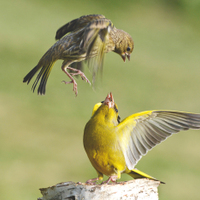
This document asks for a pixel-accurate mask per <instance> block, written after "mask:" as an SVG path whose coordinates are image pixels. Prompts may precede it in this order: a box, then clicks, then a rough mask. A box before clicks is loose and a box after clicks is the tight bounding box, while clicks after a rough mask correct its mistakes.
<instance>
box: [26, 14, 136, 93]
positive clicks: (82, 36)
mask: <svg viewBox="0 0 200 200" xmlns="http://www.w3.org/2000/svg"><path fill="white" fill-rule="evenodd" d="M56 39H59V40H58V41H57V42H56V43H55V44H54V45H53V46H52V47H51V48H50V49H49V50H48V51H47V52H46V53H45V54H44V55H43V56H42V58H41V59H40V60H39V62H38V64H37V65H36V66H35V67H34V68H33V69H32V70H31V71H30V72H29V73H28V74H27V75H26V76H25V77H24V79H23V82H26V83H27V84H28V83H29V82H30V81H31V79H32V78H33V76H34V75H35V74H36V73H37V72H38V71H39V70H40V71H39V73H38V75H37V77H36V79H35V81H34V83H33V86H32V90H33V92H34V90H35V88H36V86H37V84H38V82H39V81H40V84H39V87H38V90H37V92H38V94H40V95H43V94H45V92H46V83H47V80H48V77H49V74H50V72H51V70H52V67H53V65H54V63H55V62H56V61H57V60H59V59H60V60H63V63H62V66H61V68H62V70H63V72H64V73H65V74H66V75H67V76H68V77H69V78H70V81H63V82H64V83H66V84H68V83H73V91H74V92H75V95H77V93H78V90H77V83H76V81H75V80H74V78H73V76H76V75H80V76H81V78H82V79H83V80H85V81H86V82H88V83H90V81H89V80H88V79H87V77H86V76H85V74H84V73H83V72H82V71H81V70H80V69H81V66H82V65H81V62H82V61H84V60H86V61H88V63H89V64H90V65H91V68H92V70H93V82H94V80H95V76H96V74H97V72H98V71H99V69H101V71H102V66H103V58H104V54H105V53H108V52H110V51H113V52H115V53H117V54H119V55H120V56H121V57H122V59H123V60H124V61H125V60H126V57H127V58H128V60H130V55H131V53H132V51H133V48H134V42H133V39H132V38H131V36H130V35H129V34H128V33H126V32H124V31H123V30H120V29H117V28H116V27H115V26H114V25H113V23H112V22H111V21H110V20H109V19H107V18H105V16H103V15H85V16H82V17H80V18H77V19H74V20H72V21H71V22H69V23H67V24H65V25H64V26H62V27H61V28H60V29H59V30H58V31H57V33H56ZM92 58H95V59H92ZM91 59H92V60H93V61H91ZM68 70H69V71H68Z"/></svg>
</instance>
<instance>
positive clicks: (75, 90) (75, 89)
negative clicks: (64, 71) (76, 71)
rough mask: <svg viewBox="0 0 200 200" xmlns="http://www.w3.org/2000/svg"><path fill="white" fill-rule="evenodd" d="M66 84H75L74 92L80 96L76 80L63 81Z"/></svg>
mask: <svg viewBox="0 0 200 200" xmlns="http://www.w3.org/2000/svg"><path fill="white" fill-rule="evenodd" d="M62 82H63V83H65V84H70V83H73V91H74V92H75V95H76V96H77V94H78V87H77V83H76V81H75V80H74V79H72V80H71V81H62Z"/></svg>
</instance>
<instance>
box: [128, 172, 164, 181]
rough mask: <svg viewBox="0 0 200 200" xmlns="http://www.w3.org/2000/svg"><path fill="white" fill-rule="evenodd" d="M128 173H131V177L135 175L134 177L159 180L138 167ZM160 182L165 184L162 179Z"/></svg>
mask: <svg viewBox="0 0 200 200" xmlns="http://www.w3.org/2000/svg"><path fill="white" fill-rule="evenodd" d="M128 175H130V176H131V177H133V178H134V179H137V178H148V179H151V180H154V181H159V180H157V179H155V178H154V177H152V176H149V175H148V174H145V173H144V172H141V171H140V170H138V169H133V170H131V171H130V172H129V173H128ZM160 183H162V184H165V183H164V182H162V181H160Z"/></svg>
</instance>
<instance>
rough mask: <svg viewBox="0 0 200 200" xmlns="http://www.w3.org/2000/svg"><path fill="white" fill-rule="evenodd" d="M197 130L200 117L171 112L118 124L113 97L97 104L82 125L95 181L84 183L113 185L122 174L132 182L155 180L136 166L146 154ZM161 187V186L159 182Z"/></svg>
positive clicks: (146, 114)
mask: <svg viewBox="0 0 200 200" xmlns="http://www.w3.org/2000/svg"><path fill="white" fill-rule="evenodd" d="M188 129H200V114H194V113H189V112H182V111H170V110H150V111H143V112H139V113H136V114H132V115H130V116H128V117H126V118H125V119H124V120H122V121H121V120H119V112H118V106H117V104H116V103H115V102H114V97H113V95H112V93H109V94H108V95H107V96H106V98H105V100H104V101H102V102H100V103H97V104H96V105H95V106H94V108H93V111H92V116H91V118H90V120H89V121H88V122H87V124H86V125H85V129H84V136H83V144H84V149H85V151H86V154H87V156H88V158H89V160H90V162H91V164H92V166H93V167H94V168H95V170H96V172H97V174H98V177H97V178H92V179H89V180H87V181H86V183H87V184H96V182H97V181H102V180H103V176H104V175H106V176H108V179H107V180H106V181H102V183H109V182H110V181H111V182H116V181H117V180H118V179H120V178H121V174H122V173H126V174H128V175H130V176H131V177H132V178H134V179H138V178H147V179H151V180H157V179H156V178H154V177H152V176H150V175H148V174H146V173H144V172H141V171H140V170H138V169H137V168H135V165H136V164H137V163H138V161H139V160H140V159H141V158H142V156H144V155H145V154H147V152H148V151H149V150H151V149H152V148H153V147H155V146H156V145H158V144H159V143H161V142H162V141H164V140H165V139H166V138H167V137H169V136H171V135H172V134H173V133H177V132H179V131H181V130H188ZM160 182H161V183H164V182H162V181H160Z"/></svg>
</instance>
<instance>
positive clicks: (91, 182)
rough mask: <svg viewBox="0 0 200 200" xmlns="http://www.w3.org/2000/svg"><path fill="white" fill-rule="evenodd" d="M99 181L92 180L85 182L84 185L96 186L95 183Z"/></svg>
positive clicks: (96, 179)
mask: <svg viewBox="0 0 200 200" xmlns="http://www.w3.org/2000/svg"><path fill="white" fill-rule="evenodd" d="M98 180H99V178H98V177H97V178H92V179H89V180H87V181H86V182H85V183H86V184H89V185H96V182H97V181H98Z"/></svg>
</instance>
